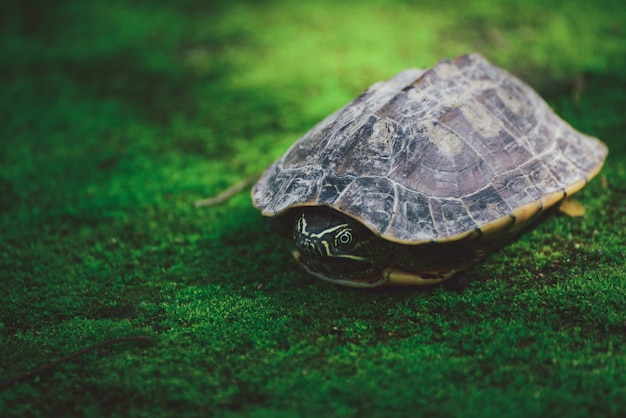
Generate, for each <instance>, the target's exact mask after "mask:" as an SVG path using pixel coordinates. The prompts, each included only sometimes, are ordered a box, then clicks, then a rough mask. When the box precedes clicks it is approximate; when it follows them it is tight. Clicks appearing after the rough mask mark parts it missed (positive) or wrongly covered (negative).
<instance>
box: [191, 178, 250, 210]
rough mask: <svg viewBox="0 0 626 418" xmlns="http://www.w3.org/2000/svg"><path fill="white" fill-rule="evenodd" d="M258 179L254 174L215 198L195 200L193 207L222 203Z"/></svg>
mask: <svg viewBox="0 0 626 418" xmlns="http://www.w3.org/2000/svg"><path fill="white" fill-rule="evenodd" d="M258 179H259V175H258V174H255V175H254V176H251V177H248V178H247V179H244V180H242V181H240V182H239V183H236V184H234V185H232V186H230V187H229V188H228V189H226V190H224V191H223V192H221V193H220V194H218V195H216V196H213V197H209V198H207V199H202V200H196V202H195V203H194V206H195V207H197V208H199V207H203V206H215V205H219V204H221V203H224V202H226V201H227V200H228V199H230V198H231V197H233V196H234V195H236V194H237V193H239V192H240V191H242V190H243V189H245V188H246V187H249V186H252V185H253V184H254V183H255V182H256V181H257V180H258Z"/></svg>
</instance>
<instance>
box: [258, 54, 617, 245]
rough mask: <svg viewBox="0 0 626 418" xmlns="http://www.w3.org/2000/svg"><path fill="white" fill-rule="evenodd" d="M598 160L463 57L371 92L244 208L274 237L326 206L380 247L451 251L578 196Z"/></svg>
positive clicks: (531, 97) (502, 74) (526, 97)
mask: <svg viewBox="0 0 626 418" xmlns="http://www.w3.org/2000/svg"><path fill="white" fill-rule="evenodd" d="M606 155H607V148H606V146H605V145H604V144H603V143H602V142H600V141H599V140H598V139H596V138H592V137H590V136H587V135H584V134H582V133H580V132H578V131H576V130H575V129H574V128H572V127H571V126H570V125H568V124H567V123H566V122H565V121H563V120H562V119H560V118H559V117H558V116H557V115H556V114H555V113H554V112H553V111H552V110H551V109H550V107H549V106H548V104H547V103H546V102H545V101H544V100H543V99H541V97H539V95H538V94H537V93H536V92H535V91H534V90H533V89H532V88H530V87H529V86H528V85H526V84H525V83H524V82H522V81H521V80H519V79H518V78H516V77H514V76H512V75H511V74H509V73H508V72H506V71H504V70H502V69H500V68H498V67H496V66H494V65H493V64H491V63H489V62H488V61H487V60H486V59H485V58H484V57H482V56H481V55H479V54H471V55H465V56H461V57H458V58H456V59H454V60H442V61H440V62H439V63H437V64H436V65H435V66H434V67H433V68H431V69H429V70H420V69H409V70H406V71H403V72H401V73H400V74H398V75H396V76H395V77H393V78H391V79H390V80H388V81H386V82H379V83H376V84H374V85H372V86H371V87H370V88H368V89H367V90H366V91H365V92H363V93H362V94H361V95H360V96H358V97H357V98H356V99H354V100H353V101H351V102H350V103H348V104H347V105H346V106H344V107H343V108H341V109H339V110H338V111H336V112H335V113H333V114H332V115H330V116H328V117H327V118H326V119H324V120H323V121H322V122H320V123H319V124H317V125H316V126H315V127H314V128H313V129H312V130H311V131H309V132H308V133H307V134H305V135H304V136H303V137H302V138H300V139H299V140H298V141H297V142H295V143H294V144H293V145H292V146H291V148H290V149H289V150H288V151H287V152H286V153H285V155H283V157H281V158H280V159H279V160H277V161H276V162H275V163H274V164H273V165H272V166H270V167H269V168H268V170H267V171H266V172H265V173H264V174H263V175H262V177H261V178H260V180H259V181H258V183H257V184H256V185H255V187H254V188H253V190H252V198H253V203H254V205H255V207H257V208H258V209H260V210H261V211H262V214H263V215H264V216H265V217H268V218H273V219H274V221H275V222H274V227H275V229H276V230H277V231H279V232H280V231H283V230H284V231H287V232H285V233H286V234H291V233H292V229H291V228H292V225H293V224H292V223H291V222H292V220H289V219H288V218H289V217H288V216H283V215H286V214H288V213H289V211H290V209H292V208H295V207H302V206H327V207H330V208H333V209H335V210H337V211H339V212H341V213H344V214H346V215H348V216H350V217H352V218H354V219H356V220H358V221H359V222H361V223H362V224H363V225H365V226H366V227H367V228H369V229H370V230H371V231H373V232H374V233H375V234H376V235H378V236H380V237H382V238H384V239H387V240H390V241H394V242H399V243H404V244H420V243H424V242H440V241H453V240H458V239H461V238H464V237H467V236H468V235H470V234H472V233H475V232H479V233H480V234H481V235H482V234H483V233H485V234H488V233H493V232H494V231H499V230H502V229H503V228H506V229H507V230H508V229H511V228H512V224H518V225H519V226H520V227H521V226H523V224H524V223H525V221H526V220H529V219H531V218H533V217H534V215H535V214H536V213H538V212H541V211H542V210H544V209H546V208H548V207H550V206H552V205H554V204H555V203H557V202H559V201H560V200H562V199H563V198H564V197H566V196H567V195H570V194H572V193H575V192H576V191H578V190H579V189H580V188H582V187H583V186H584V185H585V184H586V183H587V181H588V180H589V179H590V178H592V177H593V176H595V175H596V174H597V173H598V171H599V170H600V168H601V166H602V164H603V161H604V159H605V158H606ZM282 223H285V225H283V224H282ZM287 224H289V225H287Z"/></svg>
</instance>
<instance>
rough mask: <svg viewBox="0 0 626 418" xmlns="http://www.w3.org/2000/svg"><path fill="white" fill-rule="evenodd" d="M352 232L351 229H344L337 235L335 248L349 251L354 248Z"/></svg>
mask: <svg viewBox="0 0 626 418" xmlns="http://www.w3.org/2000/svg"><path fill="white" fill-rule="evenodd" d="M352 246H353V240H352V231H351V230H350V228H345V229H342V230H341V231H340V232H339V233H338V234H337V235H335V247H338V248H341V249H343V250H347V249H350V248H352Z"/></svg>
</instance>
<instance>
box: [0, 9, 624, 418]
mask: <svg viewBox="0 0 626 418" xmlns="http://www.w3.org/2000/svg"><path fill="white" fill-rule="evenodd" d="M413 3H415V4H413ZM622 3H623V2H622V1H621V0H615V1H608V0H607V1H599V0H588V1H578V2H575V1H571V2H563V1H556V0H555V1H544V0H524V1H519V2H510V1H509V2H492V1H491V0H479V1H475V2H467V1H452V0H446V1H441V0H437V1H429V0H427V1H422V2H419V3H418V2H409V1H395V2H394V1H382V0H380V1H369V2H365V1H346V2H336V1H319V0H315V1H298V2H296V1H294V2H279V1H271V0H268V1H259V2H257V1H250V2H238V1H223V2H215V1H210V2H203V1H192V0H186V1H178V2H168V1H156V0H155V1H149V2H148V1H144V2H142V1H121V0H107V1H91V2H84V1H70V0H66V1H55V2H45V1H29V2H22V1H16V0H14V1H8V0H7V1H5V2H3V6H2V7H3V10H2V11H1V13H0V28H1V29H0V31H1V36H0V50H1V53H0V61H1V62H0V63H1V65H0V76H1V77H0V78H1V80H2V88H1V89H0V115H1V116H0V117H1V118H2V123H1V124H0V137H1V139H0V280H1V283H2V292H1V293H0V313H1V316H0V334H1V338H2V340H1V341H2V342H1V345H0V363H1V364H0V365H1V370H0V379H2V380H4V379H9V378H12V377H15V376H18V375H20V374H22V373H25V372H26V371H28V370H31V369H34V368H36V367H39V366H42V365H44V364H46V363H49V362H51V361H53V360H55V359H58V358H61V357H63V356H65V355H67V354H69V353H71V352H73V351H76V350H79V349H81V348H84V347H87V346H89V345H92V344H94V343H97V342H100V341H103V340H106V339H110V338H119V337H125V336H134V335H145V336H148V337H149V340H150V343H149V344H143V343H132V342H129V343H121V344H117V345H113V346H109V347H106V348H103V349H100V350H96V351H94V352H90V353H86V354H84V355H82V356H80V357H78V358H75V359H73V360H72V361H69V362H66V363H64V364H61V365H60V366H58V367H57V368H55V369H54V370H52V371H50V372H48V373H44V374H42V375H40V376H38V377H36V378H35V379H30V380H27V381H25V382H21V383H16V384H14V385H11V386H9V387H8V388H5V389H4V390H2V391H0V415H1V416H3V417H4V416H7V417H8V416H33V417H49V416H87V417H100V416H132V417H160V416H163V417H166V416H190V417H193V416H198V417H204V416H211V415H215V416H255V417H281V416H284V417H291V416H390V417H392V416H393V417H396V416H403V415H404V416H442V417H443V416H480V417H491V416H493V417H501V416H509V417H515V416H519V417H528V416H542V417H545V416H568V417H583V416H591V415H593V416H610V415H613V416H623V414H624V413H626V373H625V372H624V370H626V349H625V348H624V347H626V309H625V308H626V271H625V261H624V260H625V252H626V235H625V231H626V187H625V186H624V184H625V183H626V165H625V164H624V161H625V159H626V145H625V144H626V141H625V140H624V132H626V118H625V116H624V115H625V114H626V29H625V28H626V8H624V7H623V4H622ZM471 51H480V52H482V53H483V54H485V55H486V56H487V57H488V58H489V59H490V60H492V61H493V62H495V63H497V64H500V65H502V66H504V67H506V68H508V69H509V70H511V71H512V72H514V73H516V74H518V75H520V76H521V77H522V78H524V79H526V80H527V81H528V82H530V83H531V84H532V85H533V86H535V87H536V88H537V89H538V90H539V92H540V93H541V94H542V95H543V96H544V97H546V99H547V100H548V101H549V102H550V104H551V105H552V106H553V107H554V108H555V110H556V111H557V113H559V114H560V115H562V116H563V117H564V118H565V119H566V120H568V121H569V122H570V123H571V124H573V125H574V126H575V127H577V128H579V129H581V130H582V131H585V132H588V133H590V134H593V135H595V136H598V137H600V138H602V139H603V140H605V141H606V143H607V144H608V146H609V148H610V152H611V153H610V156H609V158H608V160H607V162H606V165H605V168H604V170H603V172H602V176H604V179H605V181H604V182H603V181H600V180H594V181H593V182H592V183H591V184H589V186H588V187H587V188H585V189H584V190H583V191H582V192H581V193H580V194H579V195H578V196H579V197H578V199H579V201H580V202H582V203H583V204H584V205H585V206H586V208H587V216H586V217H585V218H576V219H571V218H566V217H563V216H557V215H554V214H553V215H552V216H547V217H545V218H544V219H543V220H542V222H540V223H539V225H538V226H537V228H536V229H534V230H532V231H531V232H529V233H527V234H525V235H524V236H522V237H521V238H520V239H518V240H517V241H515V242H514V243H512V244H511V245H510V246H508V247H507V248H505V249H504V250H502V251H501V252H499V253H497V254H495V255H493V256H491V257H490V258H489V259H487V260H486V262H485V263H483V264H481V265H479V266H478V267H476V268H475V269H473V270H472V271H471V272H469V273H468V274H467V276H468V279H469V285H468V286H467V288H466V289H464V290H462V291H459V290H454V289H450V288H448V287H445V286H440V287H435V288H432V289H380V290H371V291H363V290H354V289H347V288H339V287H336V286H333V285H331V284H328V283H325V282H322V281H319V280H316V279H314V278H311V277H309V276H307V275H306V274H305V273H304V272H303V271H301V270H300V269H299V268H297V267H296V265H295V264H294V262H293V261H292V259H291V256H290V247H291V244H290V243H288V242H285V241H283V240H282V239H281V238H279V237H277V236H274V235H271V234H270V233H268V231H267V230H266V228H265V226H264V224H263V221H262V220H261V218H260V216H259V214H258V213H257V211H255V210H254V209H253V208H252V207H251V205H250V199H249V197H248V195H247V194H246V193H241V194H239V195H237V196H235V197H234V198H233V199H231V200H230V201H229V202H228V203H226V204H224V205H222V206H219V207H211V208H199V209H197V208H194V206H193V202H194V201H195V200H196V199H200V198H204V197H207V196H210V195H213V194H215V193H217V192H219V191H221V190H223V189H224V188H226V187H228V186H229V185H231V184H233V183H236V182H237V181H239V180H241V179H243V178H246V177H248V176H250V175H252V174H255V173H259V172H261V171H262V170H263V169H264V168H265V167H266V166H267V165H269V164H270V163H271V162H272V161H273V160H274V159H275V158H276V157H278V156H279V155H280V154H282V153H283V152H284V150H285V149H286V148H287V147H288V146H289V144H290V143H292V142H293V141H294V140H295V139H296V138H298V137H299V136H300V135H301V134H303V133H304V132H305V131H306V130H307V129H309V128H310V127H311V126H312V125H313V124H314V123H316V122H317V121H319V120H320V119H321V118H323V117H324V116H326V115H327V114H329V113H330V112H331V111H333V110H334V109H336V108H338V107H339V106H341V105H343V104H344V103H346V102H347V101H348V100H350V99H351V98H352V97H354V96H355V95H357V94H358V93H359V92H360V91H361V90H363V89H364V88H365V87H367V86H368V85H370V84H371V83H373V82H374V81H377V80H381V79H386V78H388V77H390V76H392V75H393V74H395V73H397V72H398V71H400V70H402V69H405V68H407V67H412V66H413V67H415V66H417V67H427V66H430V65H432V64H434V63H435V62H436V61H437V60H438V59H439V58H443V57H454V56H457V55H460V54H462V53H466V52H471Z"/></svg>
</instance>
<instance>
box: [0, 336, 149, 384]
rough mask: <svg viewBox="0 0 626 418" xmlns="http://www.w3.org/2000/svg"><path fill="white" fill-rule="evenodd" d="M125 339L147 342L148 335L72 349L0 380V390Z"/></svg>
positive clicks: (125, 338)
mask: <svg viewBox="0 0 626 418" xmlns="http://www.w3.org/2000/svg"><path fill="white" fill-rule="evenodd" d="M127 341H145V342H149V341H150V340H148V337H146V336H136V337H122V338H114V339H112V340H106V341H101V342H99V343H97V344H94V345H90V346H89V347H86V348H82V349H80V350H78V351H74V352H73V353H71V354H69V355H67V356H65V357H61V358H60V359H58V360H56V361H53V362H51V363H48V364H46V365H44V366H41V367H38V368H36V369H33V370H30V371H28V372H26V373H24V374H22V375H20V376H17V377H14V378H12V379H7V380H4V381H2V382H0V390H2V389H7V388H8V387H10V386H12V385H13V384H15V383H18V382H24V381H26V380H29V379H32V378H34V377H35V376H39V375H41V374H43V373H46V372H48V371H50V370H52V369H53V368H55V367H56V366H58V365H59V364H61V363H65V362H67V361H70V360H71V359H73V358H76V357H78V356H81V355H83V354H85V353H88V352H90V351H93V350H96V349H98V348H102V347H106V346H108V345H113V344H118V343H123V342H127Z"/></svg>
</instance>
